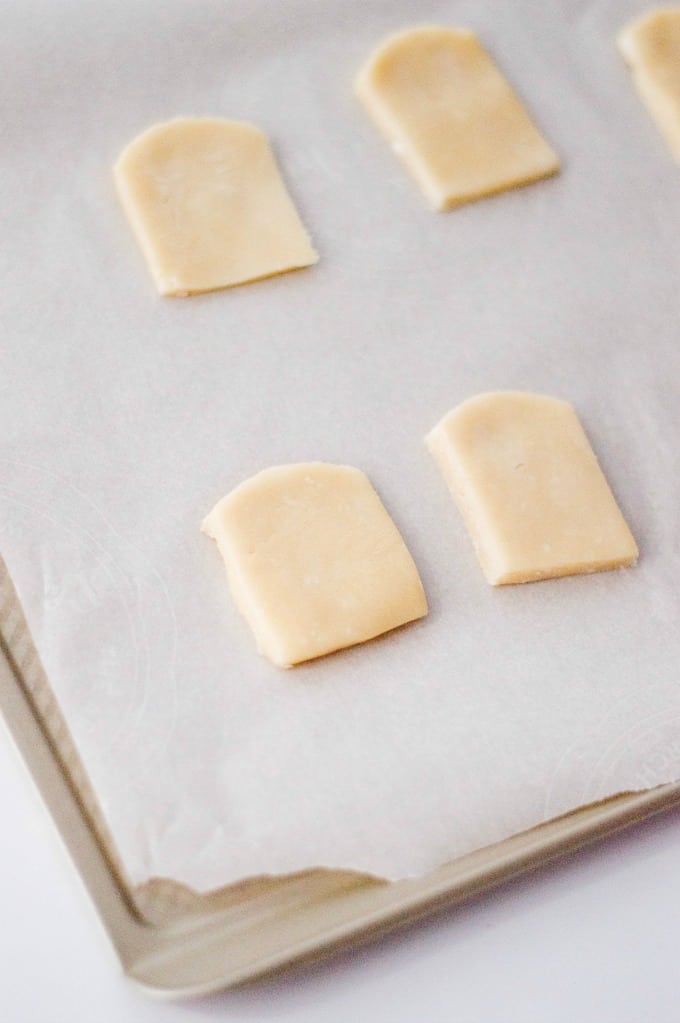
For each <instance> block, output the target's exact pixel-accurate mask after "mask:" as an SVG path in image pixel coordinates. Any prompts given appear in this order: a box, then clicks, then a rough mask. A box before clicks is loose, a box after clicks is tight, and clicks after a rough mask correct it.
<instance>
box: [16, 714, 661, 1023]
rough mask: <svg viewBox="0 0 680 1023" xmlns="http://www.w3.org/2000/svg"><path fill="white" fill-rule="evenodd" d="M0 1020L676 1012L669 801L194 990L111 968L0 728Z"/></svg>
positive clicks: (152, 1021) (499, 1018)
mask: <svg viewBox="0 0 680 1023" xmlns="http://www.w3.org/2000/svg"><path fill="white" fill-rule="evenodd" d="M0 806H1V807H2V815H3V821H4V826H3V832H2V842H1V846H0V848H1V850H2V851H1V853H0V867H1V869H0V907H2V909H1V912H0V1020H2V1021H3V1023H81V1021H87V1023H127V1021H134V1023H158V1021H166V1020H167V1021H171V1020H177V1021H184V1023H194V1021H195V1023H198V1021H201V1020H208V1019H220V1020H228V1021H251V1020H258V1021H262V1023H267V1021H274V1020H275V1021H277V1023H286V1021H289V1020H290V1021H307V1020H309V1021H314V1023H318V1021H320V1020H323V1021H324V1023H335V1021H343V1023H344V1021H354V1020H356V1021H358V1023H362V1021H363V1020H370V1021H372V1023H375V1021H383V1020H385V1021H390V1023H400V1021H405V1020H409V1021H410V1020H413V1021H423V1023H425V1021H427V1023H439V1021H442V1023H443V1021H446V1023H478V1021H479V1023H481V1021H484V1023H487V1021H488V1023H514V1021H517V1023H533V1021H541V1023H558V1021H563V1020H564V1021H569V1023H590V1021H593V1023H595V1021H597V1023H609V1021H612V1023H646V1021H652V1020H653V1021H654V1023H678V1020H679V1019H680V983H679V980H678V939H679V938H680V883H678V879H679V873H680V872H679V869H678V867H679V860H680V857H679V853H680V810H675V811H673V812H671V813H669V814H665V815H663V816H659V817H656V818H654V819H652V820H650V821H647V822H644V823H643V824H641V825H638V826H637V827H635V828H633V829H632V830H629V831H627V832H625V833H624V834H621V835H619V836H617V837H613V838H611V839H609V840H608V841H606V842H605V843H601V844H599V845H597V846H593V847H591V848H590V849H589V850H585V851H583V852H581V853H580V854H578V855H577V856H574V857H571V858H569V859H567V860H563V861H561V862H560V863H558V864H556V865H553V866H551V867H546V868H544V869H543V870H541V871H540V872H538V873H534V874H532V875H530V876H527V877H525V878H523V879H520V880H518V881H515V882H514V883H511V884H507V885H505V886H504V887H503V888H501V889H499V890H497V891H495V892H493V893H491V894H489V895H487V896H485V897H481V898H479V899H477V900H476V901H475V902H473V903H470V904H468V905H466V906H464V907H459V908H458V909H456V910H452V911H450V912H448V913H446V914H444V915H442V916H440V917H438V918H437V919H435V920H432V921H429V922H426V923H425V924H421V925H420V926H417V927H413V928H411V929H410V930H408V931H406V932H403V933H401V934H399V935H396V936H393V937H391V938H388V939H384V940H382V941H381V942H379V943H376V944H374V945H372V946H370V947H369V948H364V949H361V950H359V951H357V952H356V953H354V954H345V955H342V956H340V957H337V958H335V959H333V960H331V961H329V962H327V963H324V964H320V965H315V966H312V967H305V968H301V969H298V970H297V971H293V972H289V973H288V974H286V975H285V976H281V977H278V978H276V979H274V980H270V981H265V982H260V983H259V984H257V985H256V986H252V987H250V988H247V989H241V990H238V991H231V992H225V993H223V994H221V995H216V996H213V997H212V998H209V999H201V1000H198V1001H192V1002H184V1003H175V1004H173V1003H165V1002H157V1001H153V1000H152V999H150V998H149V997H148V996H147V995H145V994H143V993H142V992H140V991H139V990H137V989H136V988H135V987H134V986H133V985H132V984H131V983H130V982H129V981H128V980H126V979H125V977H124V976H123V975H122V973H121V970H120V968H119V966H118V963H117V961H116V959H115V956H114V954H113V951H112V950H111V948H110V947H109V945H108V942H107V939H106V938H105V936H104V934H103V932H102V930H101V928H100V925H99V923H98V920H97V918H96V916H95V913H94V910H93V908H92V907H91V905H90V903H89V901H88V899H87V896H86V894H85V892H84V890H83V889H82V888H81V885H80V882H79V880H78V878H77V876H76V873H75V871H74V869H73V868H72V866H71V864H70V862H69V860H68V858H67V855H66V853H65V852H64V851H63V849H62V848H61V847H60V844H59V840H58V839H57V837H56V833H55V831H54V830H53V828H52V825H51V822H50V820H49V817H48V815H47V812H46V811H45V810H44V808H43V807H42V805H41V803H40V801H39V798H38V796H37V795H36V794H35V792H34V790H33V788H32V783H31V782H30V780H29V777H28V775H27V773H26V771H25V769H24V767H23V765H22V763H21V761H20V759H19V756H18V754H17V753H16V752H15V750H14V748H13V747H12V745H11V741H10V739H9V737H8V735H7V733H6V731H4V730H0Z"/></svg>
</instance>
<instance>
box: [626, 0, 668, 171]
mask: <svg viewBox="0 0 680 1023" xmlns="http://www.w3.org/2000/svg"><path fill="white" fill-rule="evenodd" d="M618 44H619V49H620V50H621V53H622V54H623V57H624V60H625V61H626V63H627V64H629V65H630V68H631V71H632V72H633V81H634V83H635V85H636V87H637V90H638V92H639V94H640V96H641V97H642V100H643V102H644V104H645V106H646V107H647V109H648V111H649V113H650V114H651V115H652V117H653V118H654V120H655V122H656V125H657V127H658V128H659V131H660V132H661V134H662V135H663V136H664V138H665V139H666V142H667V143H668V145H669V146H670V148H671V151H672V153H673V155H674V156H675V158H676V160H678V162H680V7H669V8H662V9H659V10H654V11H649V12H648V13H647V14H644V15H642V17H640V18H636V20H635V21H633V22H631V23H630V24H628V25H626V27H625V28H624V29H623V30H622V32H621V33H620V34H619V38H618Z"/></svg>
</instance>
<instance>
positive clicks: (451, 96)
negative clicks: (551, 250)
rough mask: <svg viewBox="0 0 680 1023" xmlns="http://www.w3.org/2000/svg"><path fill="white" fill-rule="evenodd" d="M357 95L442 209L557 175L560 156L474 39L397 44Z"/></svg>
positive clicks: (423, 35)
mask: <svg viewBox="0 0 680 1023" xmlns="http://www.w3.org/2000/svg"><path fill="white" fill-rule="evenodd" d="M356 92H357V95H358V96H359V99H360V100H361V102H362V103H363V104H364V106H365V107H366V109H367V111H368V113H369V114H370V116H371V117H372V118H373V120H374V121H375V123H376V125H377V126H378V128H379V129H380V130H381V131H382V133H383V134H384V135H385V136H386V137H387V140H388V141H389V142H390V143H391V144H392V147H393V149H394V150H395V151H396V152H397V153H398V154H399V156H400V157H401V158H402V159H403V161H404V163H405V164H406V166H407V167H408V168H409V170H410V171H411V173H412V174H413V176H414V177H415V179H416V181H417V182H418V184H419V185H420V187H421V189H422V191H423V192H424V193H425V196H426V198H427V199H428V200H429V202H430V203H431V204H432V205H433V206H434V207H435V209H438V210H446V209H450V208H451V207H453V206H458V205H460V204H461V203H464V202H469V201H470V200H472V199H479V198H480V197H482V196H485V195H491V194H492V193H494V192H500V191H503V190H504V189H507V188H514V187H516V186H518V185H525V184H528V183H529V182H532V181H536V180H537V179H539V178H544V177H547V176H548V175H550V174H554V173H555V172H556V171H558V170H559V166H560V164H559V159H558V157H557V155H556V153H555V152H554V151H553V149H552V148H551V147H550V146H549V145H548V143H547V142H546V141H545V139H544V138H543V136H542V135H541V134H540V133H539V132H538V130H537V129H536V127H535V126H534V125H533V123H532V122H531V120H530V118H529V116H528V114H527V113H526V111H525V109H524V107H523V106H522V104H521V103H520V101H519V99H518V98H517V96H516V95H515V93H514V91H513V90H512V88H511V87H510V85H509V84H508V82H507V81H506V80H505V78H504V77H503V76H502V75H501V73H500V72H499V71H498V69H497V68H496V66H495V64H494V63H493V61H492V60H491V58H490V57H489V55H488V54H487V53H486V51H485V50H484V49H483V47H482V46H481V44H480V43H479V41H478V39H477V37H476V36H475V35H474V34H473V33H472V32H469V31H467V30H464V29H449V28H437V27H423V28H413V29H408V30H406V31H404V32H400V33H399V34H397V35H395V36H392V37H391V38H389V39H387V40H386V41H385V42H384V43H382V45H381V46H379V47H378V49H377V50H376V51H375V52H374V53H373V54H372V56H371V57H370V58H369V60H368V62H367V63H366V64H365V65H364V67H363V68H362V70H361V71H360V73H359V76H358V78H357V81H356Z"/></svg>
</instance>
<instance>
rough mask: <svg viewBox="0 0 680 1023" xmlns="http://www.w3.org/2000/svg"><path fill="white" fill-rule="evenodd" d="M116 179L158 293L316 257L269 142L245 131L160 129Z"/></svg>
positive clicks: (176, 125) (239, 278) (240, 279)
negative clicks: (282, 178)
mask: <svg viewBox="0 0 680 1023" xmlns="http://www.w3.org/2000/svg"><path fill="white" fill-rule="evenodd" d="M114 176H115V181H116V185H117V188H118V193H119V195H120V198H121V201H122V203H123V206H124V208H125V212H126V214H127V216H128V219H129V221H130V224H131V225H132V229H133V231H134V233H135V235H136V237H137V240H138V242H139V244H140V247H141V249H142V252H143V253H144V256H145V258H146V261H147V263H148V265H149V269H150V270H151V273H152V275H153V278H154V281H155V282H156V286H157V287H158V290H159V291H160V293H161V294H162V295H191V294H195V293H196V292H202V291H213V290H215V289H216V288H227V287H230V286H231V285H234V284H243V283H245V282H246V281H253V280H256V279H258V278H260V277H270V276H272V275H273V274H280V273H284V272H285V271H286V270H294V269H296V268H298V267H303V266H308V265H309V264H311V263H315V262H316V261H317V259H318V256H317V254H316V252H315V251H314V249H313V248H312V246H311V243H310V240H309V237H308V235H307V232H306V231H305V229H304V227H303V225H302V222H301V220H300V218H299V216H298V214H297V211H296V209H295V206H294V205H293V202H292V200H291V198H290V196H289V194H288V192H287V191H286V187H285V185H284V183H283V181H282V180H281V176H280V174H279V171H278V167H277V166H276V161H275V159H274V155H273V153H272V151H271V147H270V145H269V142H268V140H267V137H266V136H265V135H264V134H263V132H261V131H260V130H259V128H256V127H254V125H252V124H245V123H242V122H240V121H225V120H221V119H219V118H208V117H205V118H185V119H177V120H174V121H168V122H166V123H165V124H158V125H156V126H155V127H153V128H149V130H148V131H145V132H144V133H143V134H142V135H140V136H138V138H136V139H134V141H133V142H131V143H130V144H129V145H128V146H127V147H126V148H125V149H124V151H123V152H122V154H121V156H120V158H119V160H118V162H117V163H116V165H115V168H114Z"/></svg>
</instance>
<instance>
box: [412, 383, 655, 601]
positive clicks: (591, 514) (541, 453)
mask: <svg viewBox="0 0 680 1023" xmlns="http://www.w3.org/2000/svg"><path fill="white" fill-rule="evenodd" d="M426 443H427V445H428V447H429V448H430V450H431V452H432V454H433V455H434V457H435V459H436V461H437V463H438V464H439V466H440V468H441V470H442V473H443V475H444V478H445V479H446V482H447V483H448V486H449V489H450V491H451V493H452V495H453V497H454V499H455V501H456V503H457V504H458V507H459V509H460V511H461V513H462V515H463V519H464V521H465V523H466V525H467V528H468V530H469V532H470V535H471V538H472V541H473V544H474V547H475V550H476V552H477V556H478V558H479V561H480V564H481V566H482V569H483V571H484V574H485V576H486V578H487V580H488V581H489V582H490V583H491V584H492V585H502V584H504V583H523V582H531V581H532V580H536V579H547V578H550V577H554V576H562V575H574V574H577V573H581V572H598V571H602V570H604V569H610V568H619V567H622V566H624V565H630V564H632V563H633V562H634V561H635V560H636V558H637V555H638V549H637V546H636V543H635V540H634V539H633V537H632V535H631V533H630V530H629V529H628V526H627V525H626V523H625V521H624V518H623V516H622V514H621V512H620V511H619V508H618V506H617V504H616V501H615V499H614V497H613V495H612V492H611V490H610V489H609V486H608V484H607V480H606V479H605V477H604V474H603V472H602V470H601V468H600V466H599V465H598V462H597V459H596V457H595V454H594V453H593V450H592V448H591V447H590V444H589V442H588V438H587V437H586V434H585V432H584V430H583V427H582V426H581V424H580V422H579V420H578V417H577V415H576V413H575V412H574V409H573V408H572V406H571V405H570V404H569V403H568V402H566V401H561V400H559V399H557V398H550V397H546V396H543V395H539V394H525V393H522V392H518V391H500V392H497V393H491V394H482V395H479V396H477V397H475V398H470V399H469V400H468V401H465V402H463V403H462V405H459V406H458V407H457V408H455V409H453V411H452V412H449V413H448V415H446V416H444V418H443V419H442V420H441V422H440V423H438V424H437V426H435V428H434V429H433V430H432V432H431V433H430V434H428V436H427V438H426Z"/></svg>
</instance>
